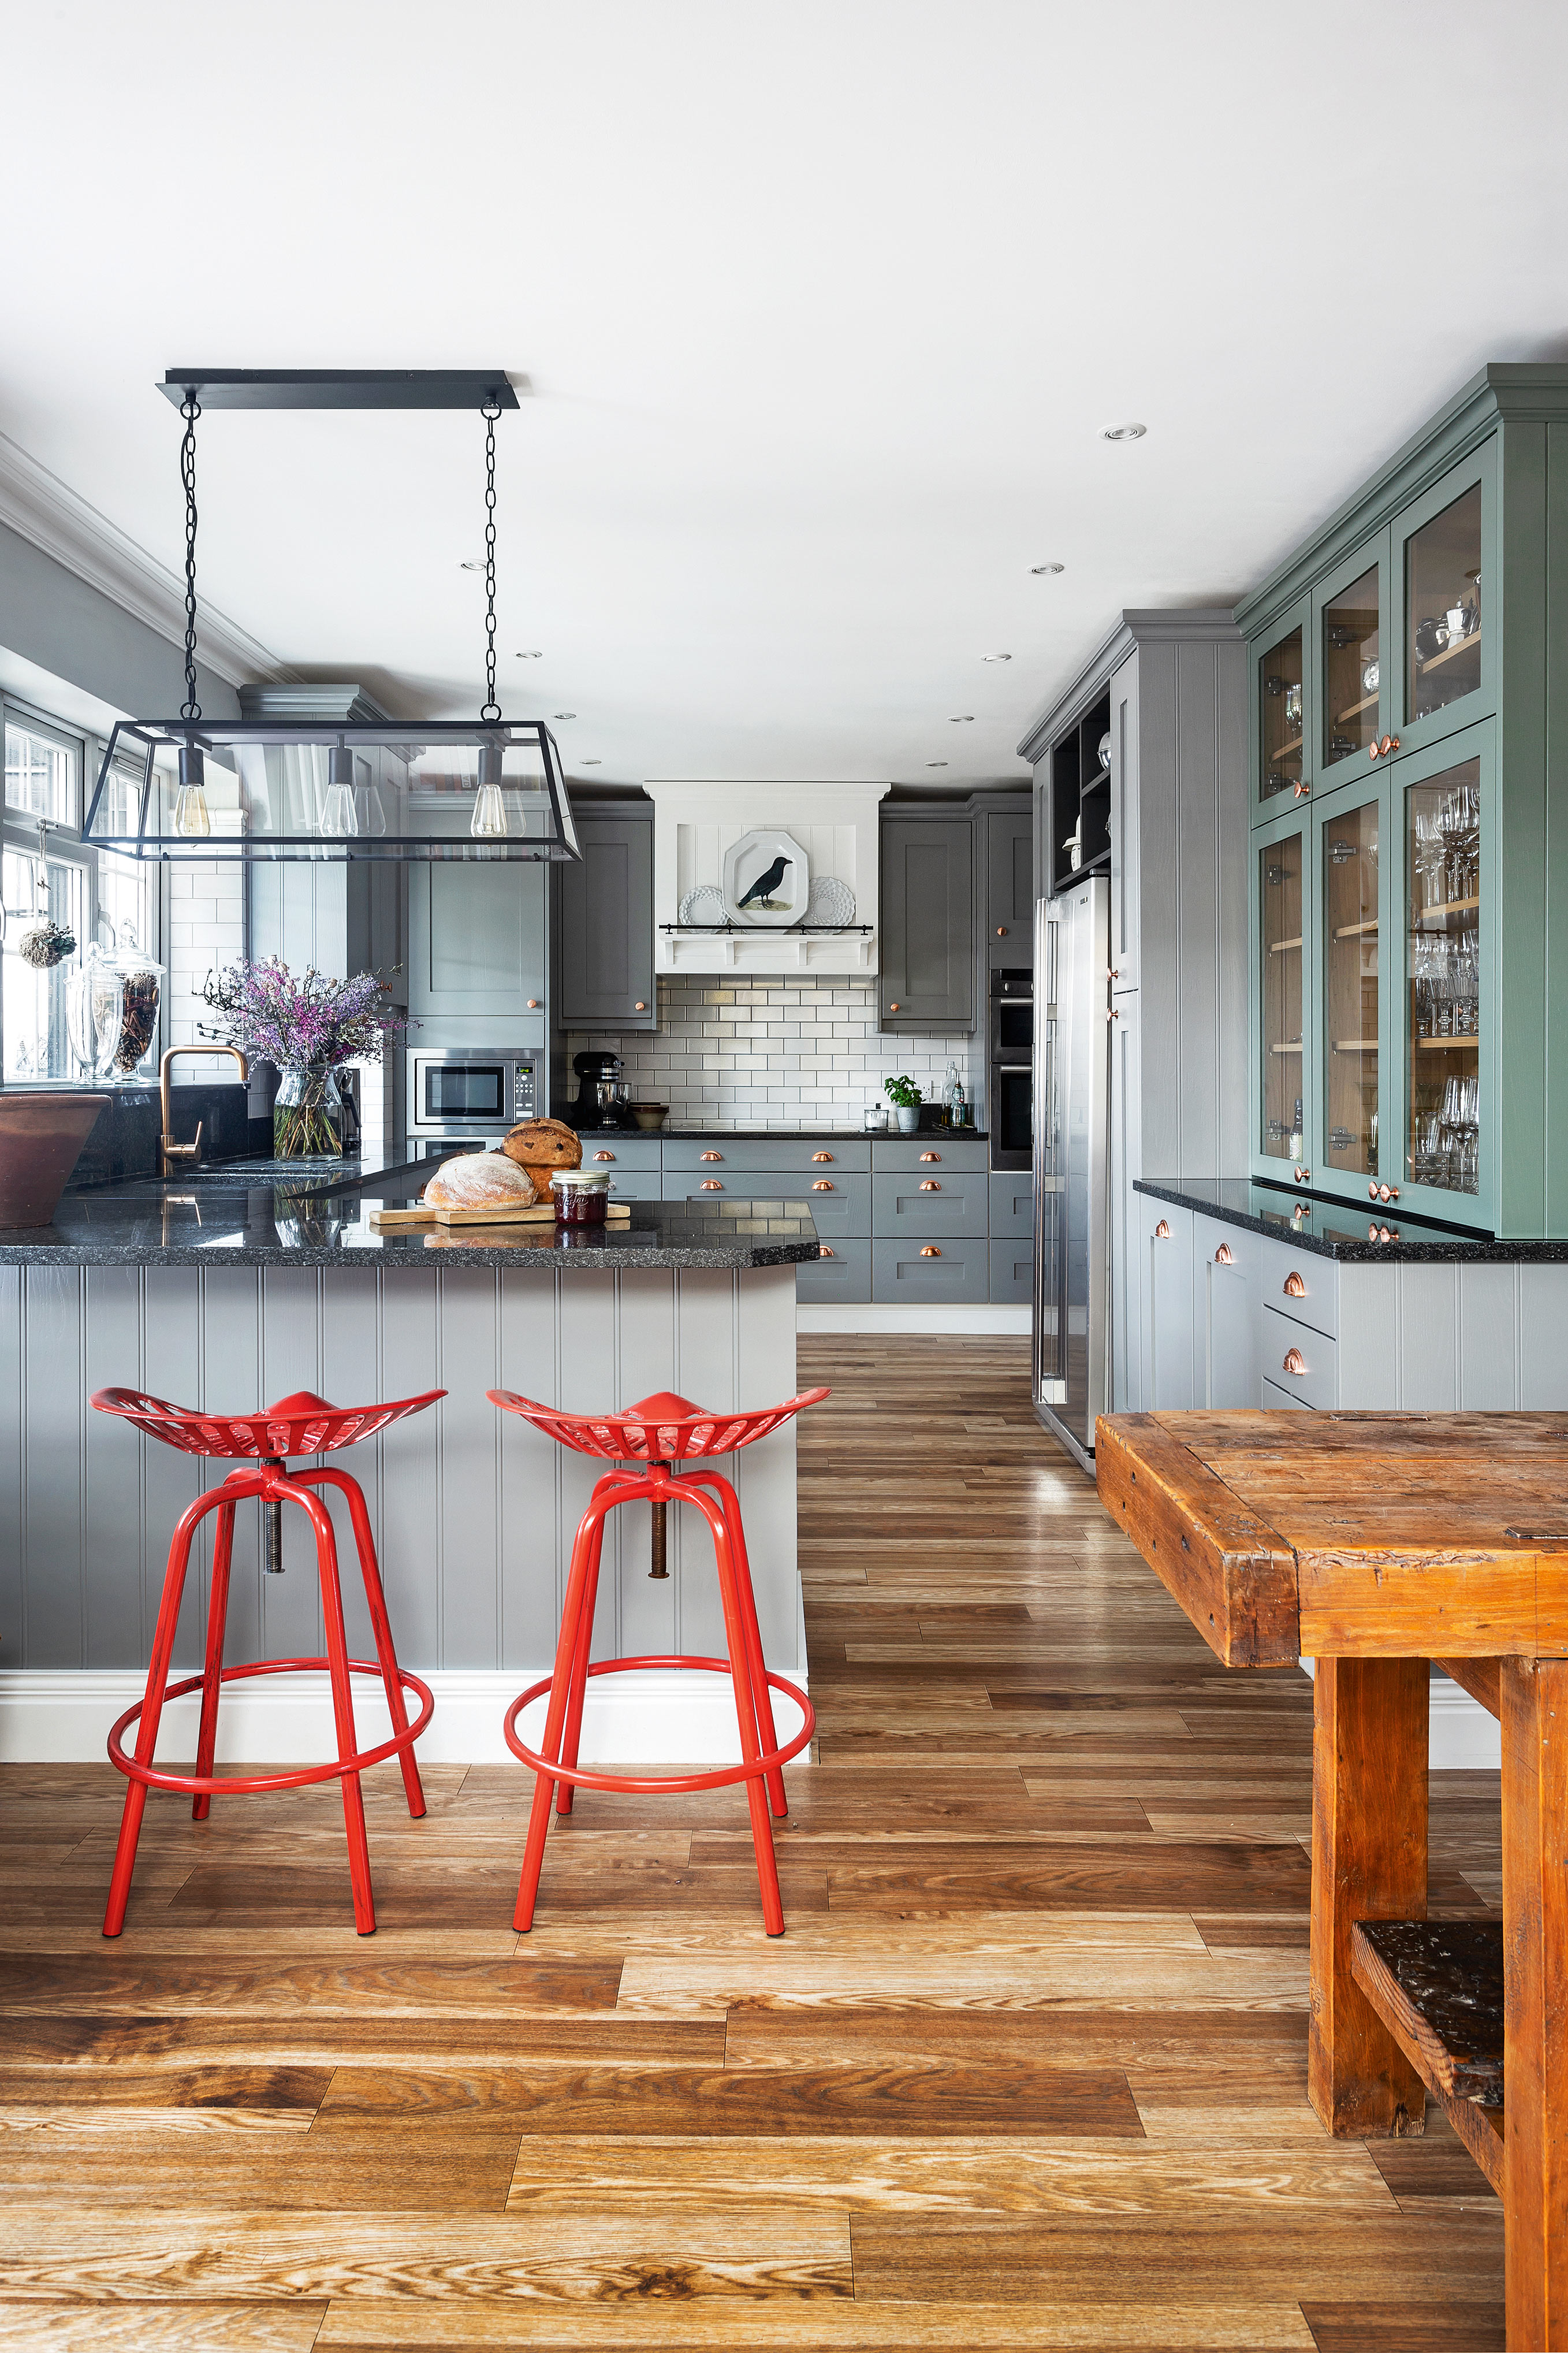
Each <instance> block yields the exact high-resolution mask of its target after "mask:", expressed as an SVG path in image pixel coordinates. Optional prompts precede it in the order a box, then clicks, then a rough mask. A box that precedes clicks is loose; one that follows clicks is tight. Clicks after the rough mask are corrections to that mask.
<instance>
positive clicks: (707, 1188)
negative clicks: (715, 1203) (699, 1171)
mask: <svg viewBox="0 0 1568 2353" xmlns="http://www.w3.org/2000/svg"><path fill="white" fill-rule="evenodd" d="M697 1189H698V1191H699V1192H700V1193H721V1192H722V1191H723V1190H724V1187H723V1186H722V1185H721V1183H720V1181H719V1179H718V1177H717V1176H704V1178H703V1179H702V1182H701V1184H700V1185H699V1187H697Z"/></svg>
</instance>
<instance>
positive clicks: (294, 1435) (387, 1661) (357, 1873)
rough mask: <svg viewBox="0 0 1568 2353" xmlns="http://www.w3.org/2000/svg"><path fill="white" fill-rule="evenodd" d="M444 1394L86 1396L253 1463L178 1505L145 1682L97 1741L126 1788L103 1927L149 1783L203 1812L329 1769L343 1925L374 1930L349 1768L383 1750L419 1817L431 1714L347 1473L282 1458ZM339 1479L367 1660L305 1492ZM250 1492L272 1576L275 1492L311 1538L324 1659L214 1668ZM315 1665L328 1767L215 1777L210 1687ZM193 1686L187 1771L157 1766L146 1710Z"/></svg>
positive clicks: (334, 1441)
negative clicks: (191, 1757) (345, 1899)
mask: <svg viewBox="0 0 1568 2353" xmlns="http://www.w3.org/2000/svg"><path fill="white" fill-rule="evenodd" d="M446 1394H447V1392H446V1390H445V1389H430V1390H429V1391H427V1392H426V1395H425V1396H424V1397H416V1398H400V1399H399V1400H398V1401H397V1403H396V1404H395V1405H367V1406H336V1405H329V1404H328V1402H327V1400H326V1398H319V1397H316V1396H313V1395H312V1393H311V1392H310V1390H309V1389H300V1390H299V1391H297V1392H296V1394H295V1395H294V1396H293V1397H287V1398H280V1399H279V1402H278V1404H277V1405H274V1406H268V1408H267V1409H266V1411H265V1412H263V1413H241V1414H210V1413H197V1412H195V1411H193V1410H191V1409H187V1408H186V1407H184V1406H177V1405H167V1404H165V1403H164V1401H163V1398H154V1397H143V1396H142V1393H141V1392H140V1390H137V1389H100V1390H98V1392H97V1393H96V1395H95V1396H94V1398H93V1399H92V1402H93V1404H94V1405H95V1406H96V1407H97V1409H98V1410H99V1412H100V1413H116V1414H120V1415H121V1416H122V1417H123V1419H125V1420H127V1421H129V1422H132V1423H133V1424H134V1426H135V1427H136V1429H138V1430H145V1432H146V1433H147V1436H148V1437H149V1438H156V1439H160V1440H162V1441H163V1444H164V1445H165V1446H175V1447H178V1448H179V1449H180V1451H181V1452H182V1453H184V1454H201V1455H207V1456H214V1455H216V1456H220V1457H222V1456H232V1455H243V1456H248V1457H250V1458H252V1460H253V1461H254V1463H255V1467H254V1468H253V1469H251V1470H246V1471H234V1472H230V1473H229V1476H228V1477H227V1478H226V1480H225V1481H224V1482H223V1484H222V1486H221V1487H209V1488H208V1489H207V1491H206V1493H205V1494H201V1495H198V1496H197V1498H196V1500H195V1503H194V1504H191V1506H190V1507H189V1509H188V1510H187V1511H185V1512H183V1513H182V1514H181V1515H180V1519H179V1522H178V1524H177V1525H176V1526H175V1529H174V1543H173V1544H172V1545H171V1546H170V1547H169V1566H168V1568H167V1571H166V1572H165V1574H164V1577H163V1600H162V1602H161V1604H160V1605H159V1609H158V1631H157V1634H156V1637H155V1638H154V1641H153V1662H152V1664H151V1666H150V1667H149V1668H148V1670H147V1691H146V1695H145V1697H144V1698H143V1699H142V1700H140V1701H139V1702H138V1704H136V1706H134V1707H130V1708H127V1709H126V1711H125V1714H124V1715H122V1716H121V1718H120V1721H119V1722H118V1723H117V1724H116V1725H115V1726H114V1728H113V1730H112V1731H111V1732H110V1736H109V1755H110V1762H111V1763H112V1764H113V1765H115V1766H116V1767H118V1768H119V1770H120V1771H121V1773H123V1774H124V1775H125V1777H126V1778H127V1779H128V1780H129V1782H130V1784H131V1786H130V1788H128V1789H127V1790H126V1792H125V1811H124V1814H123V1815H122V1816H121V1824H120V1843H119V1845H118V1846H117V1847H116V1848H115V1851H114V1874H113V1877H112V1878H111V1879H110V1883H109V1906H108V1909H107V1911H106V1912H105V1913H104V1915H103V1933H104V1935H105V1936H119V1934H120V1931H121V1928H122V1927H123V1926H124V1924H125V1905H126V1902H127V1899H128V1898H129V1896H130V1894H131V1874H132V1871H133V1870H134V1869H135V1867H136V1841H137V1840H138V1838H139V1837H140V1836H141V1831H142V1811H143V1810H144V1808H145V1806H146V1803H147V1792H148V1790H149V1789H150V1788H152V1789H186V1790H189V1791H190V1792H191V1795H192V1797H193V1799H194V1800H195V1802H194V1804H193V1805H192V1807H191V1814H192V1817H193V1819H194V1820H196V1821H202V1820H205V1817H206V1814H207V1811H208V1809H209V1808H210V1806H211V1804H212V1797H213V1792H214V1790H215V1789H218V1790H221V1791H222V1792H223V1793H224V1795H225V1796H226V1797H227V1796H243V1795H246V1794H247V1793H248V1792H250V1791H253V1790H257V1789H298V1788H303V1787H304V1786H305V1785H306V1784H307V1783H308V1782H310V1781H330V1780H332V1779H333V1778H336V1779H338V1780H340V1781H341V1782H342V1791H343V1820H344V1824H345V1826H346V1828H347V1831H348V1841H349V1877H350V1880H351V1882H352V1883H353V1905H354V1926H355V1927H356V1928H357V1929H358V1930H359V1933H360V1935H361V1936H371V1935H372V1934H374V1928H375V1907H374V1901H373V1899H372V1894H371V1883H370V1850H369V1848H368V1846H367V1845H366V1843H365V1835H364V1804H363V1799H362V1797H361V1795H360V1785H359V1777H360V1775H361V1773H362V1772H363V1771H364V1769H365V1767H367V1766H370V1765H379V1764H380V1763H381V1762H382V1761H383V1759H384V1758H385V1757H391V1756H393V1755H395V1756H396V1757H397V1760H398V1763H399V1764H400V1765H401V1767H402V1768H403V1786H404V1788H405V1790H406V1792H407V1796H408V1810H409V1812H410V1813H411V1814H413V1815H415V1816H416V1817H417V1816H418V1815H420V1814H422V1813H423V1812H424V1811H425V1792H424V1790H423V1788H421V1787H420V1783H419V1767H417V1765H416V1763H415V1761H414V1743H415V1742H416V1740H417V1739H418V1737H419V1735H420V1734H421V1733H422V1732H423V1731H424V1729H425V1727H426V1725H427V1724H428V1723H429V1721H430V1717H431V1715H432V1713H433V1711H434V1709H435V1705H436V1703H435V1700H434V1698H433V1697H432V1695H431V1693H430V1689H429V1686H428V1684H426V1683H421V1682H420V1680H419V1678H418V1676H417V1675H411V1674H410V1673H409V1672H408V1671H407V1669H406V1668H405V1667H400V1666H399V1665H398V1663H397V1653H396V1651H395V1650H394V1648H393V1646H392V1626H391V1623H390V1621H389V1620H388V1618H387V1615H386V1601H385V1598H384V1595H383V1593H382V1589H381V1572H380V1570H379V1569H378V1568H377V1567H376V1561H375V1542H374V1537H373V1536H372V1535H371V1528H370V1514H369V1513H368V1512H367V1511H366V1509H365V1503H364V1496H363V1493H361V1491H360V1485H359V1482H358V1480H357V1479H351V1478H350V1477H349V1475H348V1473H347V1472H344V1471H290V1470H289V1468H288V1462H287V1457H288V1456H289V1455H290V1454H330V1453H331V1452H333V1451H335V1450H336V1449H337V1448H338V1447H340V1446H352V1445H353V1443H354V1441H355V1440H357V1439H361V1438H371V1437H374V1434H375V1432H376V1431H377V1430H384V1429H385V1428H386V1426H387V1424H388V1422H393V1421H399V1420H401V1419H402V1418H403V1416H404V1415H405V1414H406V1413H420V1412H422V1411H423V1410H424V1409H425V1408H426V1406H427V1405H434V1404H435V1402H436V1400H437V1398H443V1397H445V1396H446ZM321 1486H331V1487H341V1488H342V1492H343V1493H344V1494H345V1495H346V1496H347V1497H348V1502H349V1516H350V1518H351V1519H352V1521H353V1532H354V1542H355V1544H356V1545H357V1546H358V1547H359V1559H360V1569H361V1572H362V1574H363V1577H364V1590H365V1599H366V1600H367V1601H368V1602H369V1604H370V1622H371V1625H372V1627H373V1628H374V1633H375V1651H376V1662H375V1663H374V1665H372V1664H371V1663H369V1662H367V1661H365V1660H363V1659H351V1658H350V1657H349V1655H348V1637H347V1635H346V1634H345V1632H344V1630H343V1601H342V1588H341V1586H340V1584H339V1580H338V1548H337V1543H336V1540H335V1538H334V1537H333V1535H332V1523H331V1516H330V1515H329V1514H328V1511H327V1508H326V1505H325V1504H323V1503H322V1502H321V1498H320V1496H318V1495H314V1494H312V1493H311V1492H310V1491H311V1489H312V1488H313V1487H321ZM249 1495H259V1496H260V1498H261V1502H262V1523H263V1530H264V1542H265V1566H266V1567H267V1568H268V1570H269V1571H271V1572H272V1573H273V1574H275V1575H277V1574H280V1573H281V1571H282V1567H283V1544H282V1539H283V1511H282V1506H283V1504H284V1503H285V1501H287V1502H289V1503H294V1504H299V1505H300V1508H301V1510H302V1511H303V1512H304V1513H305V1514H306V1516H307V1518H308V1519H309V1520H310V1525H311V1527H312V1528H313V1529H314V1530H315V1535H316V1567H317V1571H318V1574H319V1576H320V1577H321V1616H322V1619H323V1620H324V1622H325V1626H326V1636H327V1655H326V1657H325V1658H324V1659H270V1660H264V1661H261V1662H258V1664H257V1665H255V1666H248V1667H226V1666H225V1665H224V1663H223V1638H224V1626H225V1621H226V1619H227V1616H228V1574H229V1562H230V1559H231V1557H232V1556H233V1552H234V1514H235V1509H236V1506H237V1504H240V1503H242V1502H244V1500H245V1499H246V1497H247V1496H249ZM209 1512H216V1514H217V1515H218V1524H217V1541H216V1544H215V1546H214V1547H213V1581H212V1596H211V1599H210V1601H209V1603H208V1608H207V1644H206V1664H205V1667H204V1669H203V1671H202V1672H201V1673H200V1674H199V1675H187V1676H186V1677H185V1678H184V1682H183V1683H170V1682H169V1681H168V1674H169V1662H170V1659H171V1657H172V1655H173V1652H174V1630H175V1628H176V1626H177V1625H178V1623H179V1616H180V1600H181V1597H182V1595H183V1594H184V1588H185V1571H186V1569H187V1567H189V1565H190V1557H191V1541H192V1538H193V1537H194V1536H195V1532H196V1530H197V1528H198V1527H199V1526H200V1525H201V1523H202V1521H203V1520H205V1517H206V1515H207V1514H208V1513H209ZM308 1668H316V1669H322V1668H324V1669H325V1671H326V1672H327V1674H328V1676H329V1677H330V1678H331V1688H332V1716H333V1721H334V1724H335V1727H336V1732H337V1743H338V1755H337V1762H336V1763H335V1764H331V1765H308V1766H305V1767H302V1768H301V1770H300V1771H299V1772H297V1773H263V1774H255V1775H251V1776H249V1777H247V1778H246V1779H244V1780H224V1779H218V1778H215V1776H214V1773H213V1769H212V1767H213V1752H214V1749H215V1747H216V1741H217V1704H218V1693H219V1690H220V1689H221V1687H222V1685H223V1684H225V1683H240V1682H243V1681H244V1680H245V1679H246V1677H247V1676H249V1675H286V1674H294V1673H298V1672H300V1670H301V1669H308ZM351 1675H379V1676H380V1677H381V1681H382V1683H383V1686H384V1689H385V1692H386V1704H387V1707H388V1708H389V1710H390V1711H391V1715H392V1738H391V1739H390V1740H384V1741H383V1742H382V1743H381V1745H380V1746H379V1747H376V1748H369V1749H365V1750H364V1751H363V1752H361V1751H359V1750H357V1749H356V1748H355V1746H354V1708H353V1693H352V1691H351V1688H350V1684H349V1677H350V1676H351ZM405 1686H406V1688H407V1689H408V1690H410V1691H414V1692H417V1693H418V1694H419V1697H420V1700H421V1702H422V1703H423V1707H422V1712H421V1714H420V1716H419V1719H418V1721H417V1723H416V1724H412V1725H411V1724H410V1723H409V1721H408V1710H407V1708H406V1706H405V1704H404V1697H403V1694H404V1689H405ZM193 1691H199V1692H200V1693H201V1695H202V1713H201V1725H200V1729H199V1731H198V1734H197V1738H196V1769H195V1772H194V1773H164V1772H160V1771H159V1770H158V1769H157V1768H156V1767H154V1765H153V1752H154V1750H155V1749H156V1747H157V1745H158V1719H159V1717H160V1716H161V1715H162V1714H163V1703H164V1701H165V1700H171V1699H178V1698H179V1697H180V1696H181V1695H182V1694H184V1693H185V1692H193ZM138 1717H140V1719H141V1722H140V1725H139V1726H138V1730H137V1734H136V1754H135V1756H134V1757H128V1756H127V1755H126V1753H125V1750H124V1747H123V1746H122V1744H121V1734H122V1733H123V1732H124V1731H125V1728H126V1726H127V1725H131V1724H135V1723H136V1721H137V1719H138Z"/></svg>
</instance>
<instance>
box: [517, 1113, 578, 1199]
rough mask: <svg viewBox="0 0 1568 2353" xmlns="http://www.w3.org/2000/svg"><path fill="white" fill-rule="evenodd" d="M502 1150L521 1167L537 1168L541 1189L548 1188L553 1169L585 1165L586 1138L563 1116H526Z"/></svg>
mask: <svg viewBox="0 0 1568 2353" xmlns="http://www.w3.org/2000/svg"><path fill="white" fill-rule="evenodd" d="M501 1150H502V1151H503V1152H504V1153H505V1154H506V1155H507V1158H508V1159H509V1160H515V1161H516V1162H517V1164H518V1166H520V1167H521V1168H528V1169H531V1170H532V1171H533V1181H534V1183H535V1184H536V1185H537V1186H538V1187H539V1189H540V1191H541V1192H543V1191H544V1190H545V1189H546V1187H547V1184H548V1181H549V1176H550V1171H551V1170H552V1168H579V1167H581V1166H582V1164H583V1139H582V1137H581V1136H580V1135H579V1134H578V1133H577V1131H576V1129H575V1128H574V1127H568V1126H567V1125H566V1124H565V1123H564V1122H563V1121H562V1120H559V1119H525V1120H524V1121H523V1122H522V1124H521V1126H518V1127H514V1128H513V1129H512V1130H511V1133H510V1134H509V1135H508V1137H507V1139H506V1141H505V1143H504V1144H503V1145H501Z"/></svg>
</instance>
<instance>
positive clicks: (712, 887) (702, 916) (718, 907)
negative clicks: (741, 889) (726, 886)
mask: <svg viewBox="0 0 1568 2353" xmlns="http://www.w3.org/2000/svg"><path fill="white" fill-rule="evenodd" d="M668 903H669V902H668V900H666V902H665V904H666V905H667V906H668ZM677 912H678V913H679V919H680V921H681V922H682V923H691V924H699V923H723V922H724V920H725V918H726V916H727V914H728V913H729V910H728V909H727V908H726V906H725V904H724V893H723V892H722V891H721V890H720V888H719V885H718V884H717V882H700V883H699V884H698V886H697V888H696V890H695V891H689V892H687V894H686V896H685V898H684V899H682V901H681V902H680V905H679V910H678V911H677Z"/></svg>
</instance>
